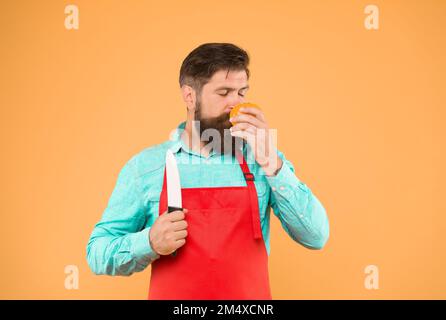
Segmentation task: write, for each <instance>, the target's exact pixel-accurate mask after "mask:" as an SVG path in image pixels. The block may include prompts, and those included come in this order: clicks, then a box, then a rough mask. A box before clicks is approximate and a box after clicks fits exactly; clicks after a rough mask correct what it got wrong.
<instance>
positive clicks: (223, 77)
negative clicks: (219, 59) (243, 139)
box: [195, 70, 248, 152]
mask: <svg viewBox="0 0 446 320" xmlns="http://www.w3.org/2000/svg"><path fill="white" fill-rule="evenodd" d="M247 91H248V77H247V75H246V72H245V71H229V72H228V70H220V71H217V72H216V73H215V74H214V75H213V76H212V78H211V79H210V80H209V82H208V83H206V84H205V85H204V86H203V88H202V91H201V95H200V96H199V97H198V98H197V105H196V111H195V120H197V121H199V124H200V136H202V134H203V132H204V131H205V130H207V129H215V130H217V131H218V132H219V133H220V141H221V145H220V144H219V145H220V150H221V151H222V152H226V151H224V149H223V148H224V146H225V145H224V143H225V140H226V141H227V142H226V143H227V146H229V144H228V142H229V141H230V142H231V144H230V145H231V146H232V148H234V147H235V138H233V137H232V136H231V135H230V133H229V131H228V130H227V129H229V128H230V127H231V126H232V124H231V122H230V121H229V113H230V111H231V109H232V108H233V107H234V106H235V105H236V104H238V103H241V102H244V101H245V95H246V93H247ZM204 140H207V139H206V137H205V139H204ZM211 141H212V138H211ZM216 151H217V152H220V151H219V150H216ZM232 151H234V150H232Z"/></svg>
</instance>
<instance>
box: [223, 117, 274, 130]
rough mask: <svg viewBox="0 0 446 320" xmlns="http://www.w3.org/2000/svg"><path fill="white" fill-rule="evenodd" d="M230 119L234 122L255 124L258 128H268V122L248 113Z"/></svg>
mask: <svg viewBox="0 0 446 320" xmlns="http://www.w3.org/2000/svg"><path fill="white" fill-rule="evenodd" d="M229 121H231V122H232V123H236V125H237V124H239V123H243V122H246V123H249V124H252V125H253V126H255V127H257V128H266V124H265V123H264V121H262V120H259V119H258V118H256V117H255V116H253V115H248V114H239V115H237V116H235V117H234V118H231V119H229Z"/></svg>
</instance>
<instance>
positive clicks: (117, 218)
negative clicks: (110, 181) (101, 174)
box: [87, 158, 159, 276]
mask: <svg viewBox="0 0 446 320" xmlns="http://www.w3.org/2000/svg"><path fill="white" fill-rule="evenodd" d="M141 189H142V188H141V187H140V182H139V180H138V174H137V170H136V159H135V158H132V159H130V161H128V162H127V163H126V165H125V166H124V167H123V168H122V170H121V172H120V173H119V176H118V179H117V182H116V185H115V188H114V190H113V192H112V195H111V197H110V199H109V201H108V205H107V207H106V209H105V211H104V213H103V215H102V218H101V220H100V221H99V223H97V224H96V226H95V227H94V229H93V232H92V234H91V236H90V239H89V241H88V245H87V262H88V265H89V267H90V269H91V270H92V271H93V272H94V273H95V274H106V275H122V276H129V275H131V274H133V273H134V272H139V271H142V270H144V269H145V268H146V267H147V266H148V265H149V264H150V263H151V262H153V261H154V260H156V259H158V258H159V255H158V254H157V253H156V252H154V250H153V249H152V248H151V246H150V244H149V231H150V227H147V228H145V225H146V221H147V219H148V217H147V212H149V211H148V210H147V208H145V207H144V201H143V199H144V197H143V194H142V192H141Z"/></svg>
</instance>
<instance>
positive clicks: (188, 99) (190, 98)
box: [181, 84, 197, 111]
mask: <svg viewBox="0 0 446 320" xmlns="http://www.w3.org/2000/svg"><path fill="white" fill-rule="evenodd" d="M181 94H182V96H183V101H184V102H185V103H186V106H187V110H188V111H191V110H194V109H195V103H196V101H197V96H196V92H195V89H194V88H192V87H191V86H188V85H187V84H184V85H183V86H182V87H181Z"/></svg>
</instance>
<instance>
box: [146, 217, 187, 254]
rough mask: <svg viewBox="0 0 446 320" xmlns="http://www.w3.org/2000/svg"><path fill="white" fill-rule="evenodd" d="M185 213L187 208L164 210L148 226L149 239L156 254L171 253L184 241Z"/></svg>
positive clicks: (185, 232) (185, 233)
mask: <svg viewBox="0 0 446 320" xmlns="http://www.w3.org/2000/svg"><path fill="white" fill-rule="evenodd" d="M186 213H187V209H183V211H172V212H171V213H167V212H164V213H163V214H162V215H160V216H159V217H158V218H157V219H156V220H155V222H154V223H153V225H152V227H151V228H150V232H149V241H150V246H151V247H152V249H153V250H154V251H155V252H156V253H157V254H159V255H168V254H171V253H173V252H174V251H175V250H177V249H178V248H179V247H182V246H183V245H184V244H185V243H186V239H185V238H186V236H187V230H186V229H187V222H186V220H185V217H186V215H185V214H186Z"/></svg>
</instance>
